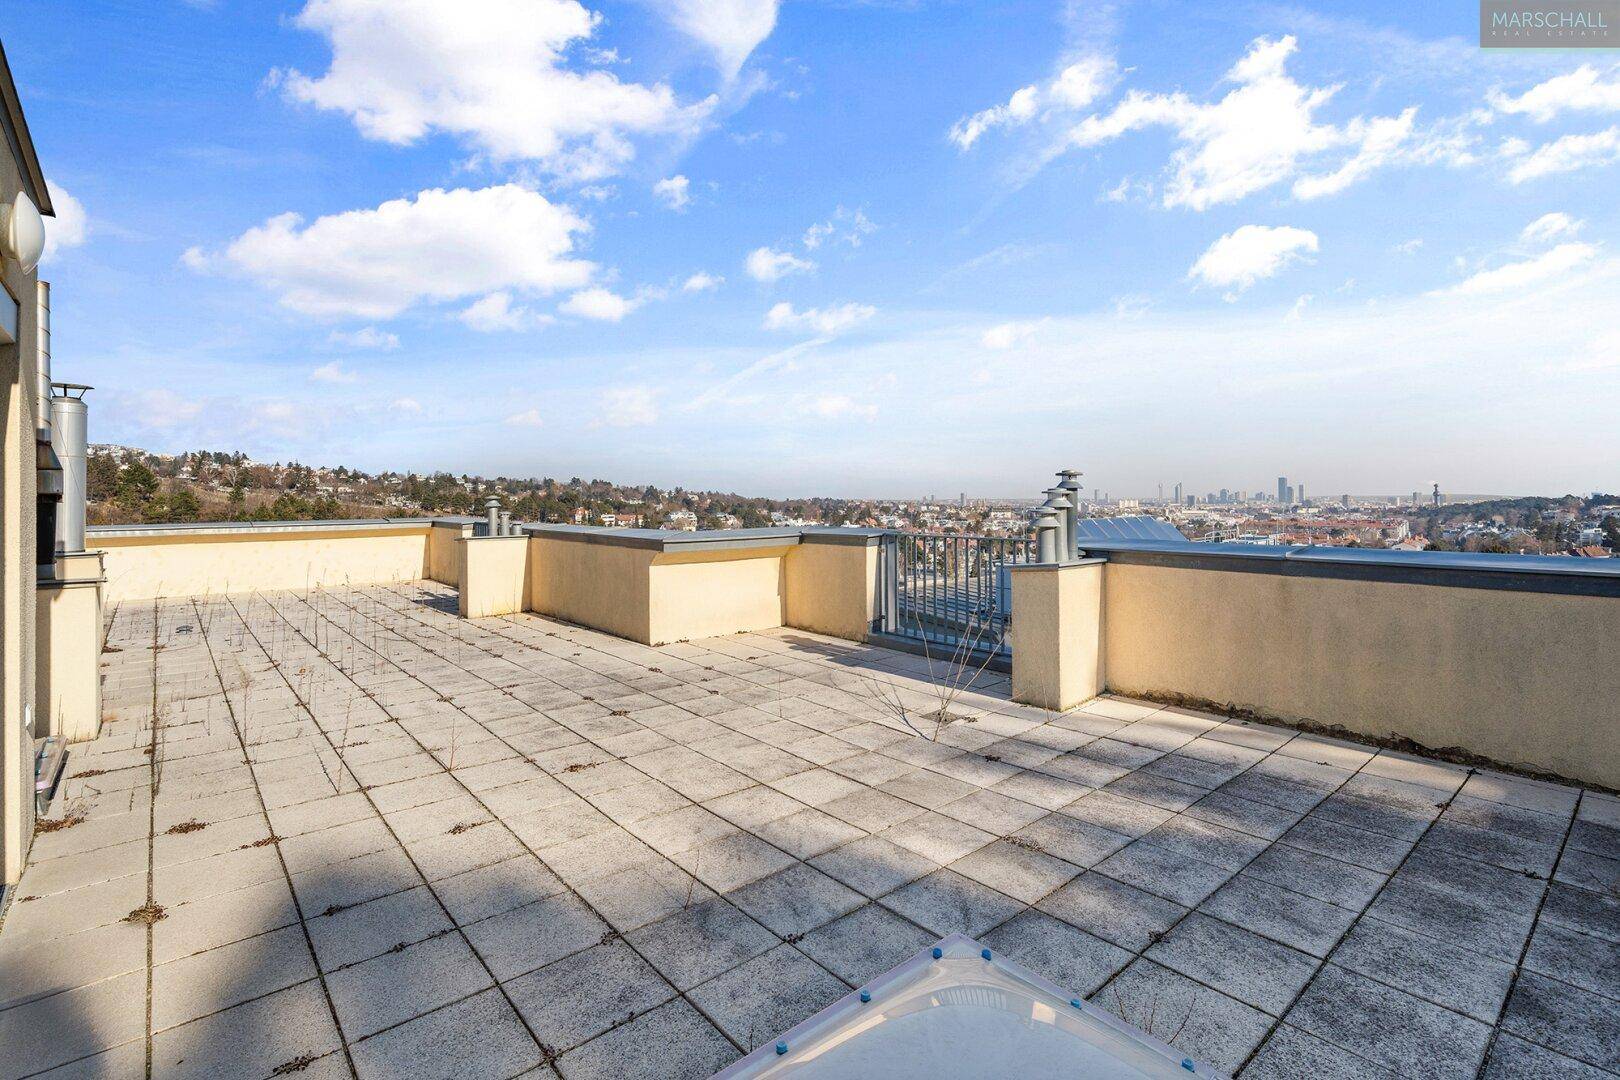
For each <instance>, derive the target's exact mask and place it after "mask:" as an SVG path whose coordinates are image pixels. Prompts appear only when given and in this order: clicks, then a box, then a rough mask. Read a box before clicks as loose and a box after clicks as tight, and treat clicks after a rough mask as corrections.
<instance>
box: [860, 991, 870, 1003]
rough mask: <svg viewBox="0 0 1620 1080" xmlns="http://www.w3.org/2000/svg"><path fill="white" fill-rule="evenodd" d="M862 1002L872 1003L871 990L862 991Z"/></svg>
mask: <svg viewBox="0 0 1620 1080" xmlns="http://www.w3.org/2000/svg"><path fill="white" fill-rule="evenodd" d="M861 1000H862V1001H871V1000H872V991H870V990H862V991H861Z"/></svg>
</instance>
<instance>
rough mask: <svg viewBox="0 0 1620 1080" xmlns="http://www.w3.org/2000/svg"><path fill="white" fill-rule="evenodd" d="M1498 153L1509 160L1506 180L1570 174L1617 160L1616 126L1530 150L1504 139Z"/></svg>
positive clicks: (1619, 141) (1619, 128) (1521, 143)
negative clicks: (1509, 164) (1510, 161)
mask: <svg viewBox="0 0 1620 1080" xmlns="http://www.w3.org/2000/svg"><path fill="white" fill-rule="evenodd" d="M1502 153H1503V155H1504V156H1505V157H1507V158H1509V159H1510V160H1512V161H1513V166H1512V168H1510V169H1508V180H1509V181H1510V182H1512V183H1515V184H1522V183H1524V182H1525V181H1526V180H1537V179H1540V178H1541V177H1543V176H1554V175H1557V174H1558V173H1567V172H1574V171H1575V170H1577V169H1584V168H1587V167H1589V166H1593V165H1610V164H1613V163H1614V162H1616V161H1620V125H1617V126H1615V127H1611V128H1605V129H1604V130H1603V131H1596V132H1593V133H1592V134H1590V135H1564V136H1562V137H1560V138H1557V139H1554V140H1553V141H1552V142H1549V143H1544V144H1542V145H1541V146H1538V147H1536V148H1535V150H1531V149H1530V148H1529V146H1528V145H1527V144H1526V143H1525V142H1524V141H1523V140H1522V139H1509V140H1505V141H1504V142H1503V144H1502Z"/></svg>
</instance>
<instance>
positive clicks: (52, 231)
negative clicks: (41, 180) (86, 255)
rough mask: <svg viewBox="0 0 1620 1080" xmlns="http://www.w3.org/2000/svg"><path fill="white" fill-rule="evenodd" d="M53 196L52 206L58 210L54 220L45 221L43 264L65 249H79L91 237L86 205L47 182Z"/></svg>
mask: <svg viewBox="0 0 1620 1080" xmlns="http://www.w3.org/2000/svg"><path fill="white" fill-rule="evenodd" d="M45 187H46V190H47V191H49V192H50V194H51V205H52V206H53V207H55V208H56V216H55V217H54V218H46V219H45V253H44V254H43V255H42V256H40V260H41V261H42V262H50V261H51V260H52V259H53V258H55V257H56V256H57V255H58V254H59V253H60V252H61V251H62V250H63V249H64V248H70V247H78V246H79V245H80V244H82V243H84V242H85V240H86V239H88V238H89V236H90V219H89V217H88V216H86V214H85V212H84V204H83V203H82V202H80V201H79V200H78V199H75V198H74V197H73V196H72V195H70V194H68V192H67V191H66V190H65V189H63V188H59V187H57V186H56V185H55V184H52V183H50V182H49V181H47V182H46V185H45Z"/></svg>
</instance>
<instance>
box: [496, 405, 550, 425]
mask: <svg viewBox="0 0 1620 1080" xmlns="http://www.w3.org/2000/svg"><path fill="white" fill-rule="evenodd" d="M545 422H546V421H545V418H544V417H542V416H541V415H540V410H539V409H525V410H523V411H522V412H516V413H513V414H512V415H511V416H508V417H507V418H506V423H507V425H508V426H509V427H542V426H544V425H545Z"/></svg>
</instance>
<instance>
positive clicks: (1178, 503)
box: [1176, 484, 1181, 506]
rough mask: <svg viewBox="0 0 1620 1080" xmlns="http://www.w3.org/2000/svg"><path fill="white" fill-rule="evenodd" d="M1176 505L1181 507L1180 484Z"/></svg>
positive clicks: (1177, 490) (1177, 487) (1177, 489)
mask: <svg viewBox="0 0 1620 1080" xmlns="http://www.w3.org/2000/svg"><path fill="white" fill-rule="evenodd" d="M1176 505H1177V506H1180V505H1181V485H1180V484H1177V485H1176Z"/></svg>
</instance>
